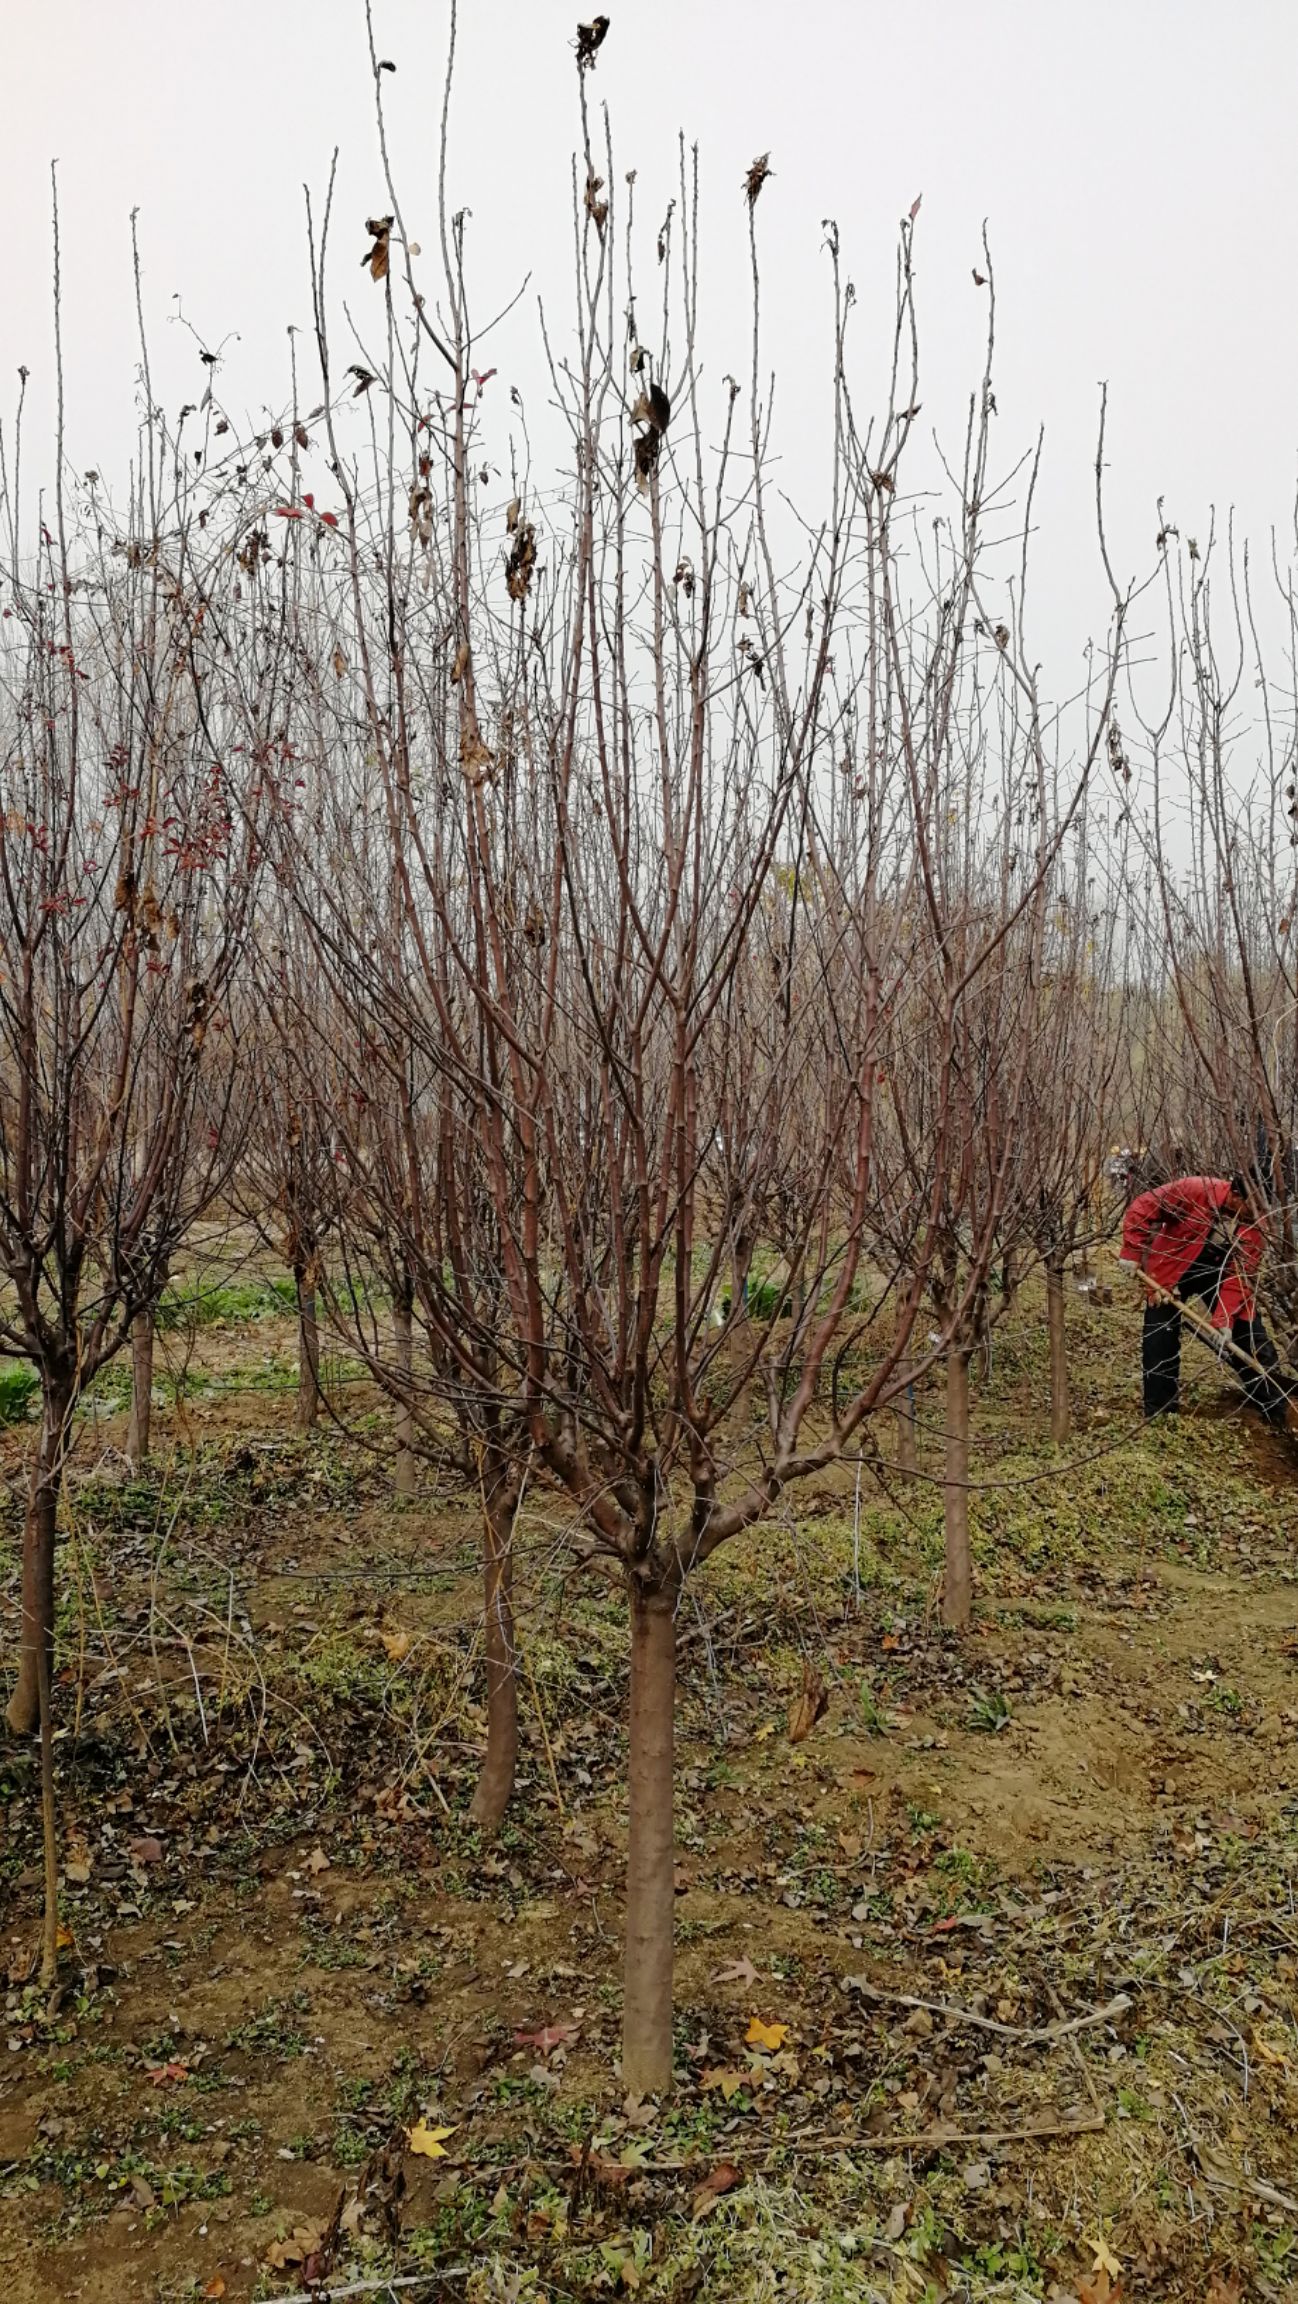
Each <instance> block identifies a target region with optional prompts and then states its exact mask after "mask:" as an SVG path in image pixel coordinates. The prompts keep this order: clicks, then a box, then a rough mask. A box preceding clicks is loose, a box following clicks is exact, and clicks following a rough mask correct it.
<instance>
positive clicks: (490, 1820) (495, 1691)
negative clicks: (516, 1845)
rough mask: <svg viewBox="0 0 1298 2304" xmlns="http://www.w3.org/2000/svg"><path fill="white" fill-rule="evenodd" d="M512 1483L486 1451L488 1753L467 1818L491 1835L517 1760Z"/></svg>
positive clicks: (508, 1793) (505, 1467)
mask: <svg viewBox="0 0 1298 2304" xmlns="http://www.w3.org/2000/svg"><path fill="white" fill-rule="evenodd" d="M518 1498H519V1490H518V1483H517V1480H516V1479H515V1478H514V1477H513V1476H512V1474H511V1472H510V1469H509V1466H508V1465H507V1463H506V1462H505V1461H504V1460H503V1459H502V1458H498V1457H496V1456H494V1455H493V1454H492V1453H491V1452H488V1454H487V1456H486V1458H485V1459H484V1462H483V1467H482V1542H483V1571H484V1584H485V1614H484V1618H483V1625H484V1647H485V1650H486V1661H487V1750H486V1754H485V1756H484V1758H483V1763H482V1773H481V1775H480V1776H479V1778H478V1783H477V1789H476V1790H475V1792H474V1795H473V1799H472V1801H471V1803H470V1806H469V1814H470V1816H471V1817H472V1819H473V1822H474V1823H475V1824H479V1825H481V1827H482V1829H483V1831H484V1832H494V1831H495V1830H496V1828H497V1826H498V1825H499V1823H500V1821H501V1818H502V1817H503V1816H504V1813H505V1810H506V1809H507V1807H508V1806H509V1803H510V1800H511V1798H512V1797H513V1791H514V1771H515V1768H516V1766H517V1762H518V1655H517V1650H516V1647H515V1637H514V1594H513V1586H514V1517H515V1514H516V1512H517V1510H518Z"/></svg>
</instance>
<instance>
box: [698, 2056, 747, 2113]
mask: <svg viewBox="0 0 1298 2304" xmlns="http://www.w3.org/2000/svg"><path fill="white" fill-rule="evenodd" d="M699 2086H700V2088H719V2089H720V2090H721V2093H722V2095H723V2096H724V2098H725V2100H726V2102H727V2104H728V2103H729V2102H730V2099H731V2097H732V2096H737V2095H738V2094H739V2091H740V2089H741V2088H746V2087H747V2086H748V2074H747V2073H746V2072H737V2071H736V2070H735V2067H734V2065H733V2064H709V2066H708V2068H707V2071H706V2072H705V2073H704V2075H703V2077H702V2079H701V2080H700V2082H699Z"/></svg>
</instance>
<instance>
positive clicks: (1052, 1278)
mask: <svg viewBox="0 0 1298 2304" xmlns="http://www.w3.org/2000/svg"><path fill="white" fill-rule="evenodd" d="M1046 1324H1047V1327H1048V1329H1049V1332H1050V1437H1051V1439H1052V1440H1053V1441H1054V1442H1055V1444H1056V1446H1058V1447H1062V1446H1063V1444H1064V1442H1065V1440H1066V1439H1067V1438H1068V1435H1069V1433H1070V1432H1071V1430H1072V1424H1073V1419H1072V1407H1071V1403H1070V1401H1069V1398H1068V1331H1067V1328H1066V1325H1065V1321H1064V1268H1063V1265H1062V1264H1047V1266H1046Z"/></svg>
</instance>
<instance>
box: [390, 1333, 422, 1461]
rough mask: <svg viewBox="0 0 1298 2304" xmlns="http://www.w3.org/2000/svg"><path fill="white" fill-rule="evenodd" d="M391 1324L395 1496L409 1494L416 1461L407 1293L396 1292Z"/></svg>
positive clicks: (411, 1343) (412, 1341)
mask: <svg viewBox="0 0 1298 2304" xmlns="http://www.w3.org/2000/svg"><path fill="white" fill-rule="evenodd" d="M392 1325H393V1329H394V1330H395V1333H396V1361H397V1374H398V1377H399V1379H400V1382H401V1388H402V1396H401V1397H399V1398H398V1400H397V1408H396V1415H395V1417H394V1418H393V1430H394V1434H395V1438H396V1443H397V1469H396V1488H397V1494H398V1496H413V1495H414V1493H415V1490H416V1488H417V1486H418V1462H417V1459H416V1456H415V1420H414V1417H413V1415H412V1414H411V1411H410V1407H409V1405H408V1402H409V1390H410V1381H411V1376H412V1373H413V1370H414V1364H415V1345H414V1328H413V1323H412V1318H411V1303H410V1298H409V1297H408V1296H401V1295H398V1297H397V1299H396V1302H395V1304H394V1305H393V1307H392Z"/></svg>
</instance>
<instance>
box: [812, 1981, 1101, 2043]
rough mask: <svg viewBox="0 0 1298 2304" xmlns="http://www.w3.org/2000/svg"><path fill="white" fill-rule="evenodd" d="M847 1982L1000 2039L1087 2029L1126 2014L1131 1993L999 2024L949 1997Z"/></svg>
mask: <svg viewBox="0 0 1298 2304" xmlns="http://www.w3.org/2000/svg"><path fill="white" fill-rule="evenodd" d="M847 1982H848V1984H849V1985H850V1986H851V1987H852V1990H853V1991H855V1992H859V1993H861V1994H862V1996H863V1997H864V1998H865V1999H867V2000H884V2001H887V2002H888V2004H889V2005H890V2006H891V2007H894V2008H924V2009H926V2010H927V2011H928V2014H929V2015H930V2016H945V2017H946V2019H947V2021H948V2022H949V2023H952V2024H975V2025H977V2027H978V2030H979V2031H980V2032H994V2033H995V2034H996V2036H997V2038H998V2039H1001V2040H1027V2041H1044V2040H1065V2039H1067V2038H1068V2036H1069V2034H1070V2033H1073V2032H1085V2031H1088V2030H1089V2029H1090V2027H1091V2025H1093V2024H1111V2023H1112V2022H1113V2020H1114V2018H1115V2017H1117V2016H1125V2015H1126V2013H1127V2010H1128V2009H1129V2008H1130V2006H1131V1998H1130V1995H1129V1994H1128V1993H1126V1992H1119V1993H1118V1995H1117V1997H1116V1998H1115V1999H1113V2000H1110V2001H1109V2002H1108V2003H1107V2005H1106V2006H1105V2007H1103V2008H1095V2009H1092V2010H1091V2011H1090V2012H1089V2013H1088V2014H1087V2015H1085V2016H1070V2017H1068V2018H1067V2020H1066V2021H1063V2022H1060V2023H1057V2024H1035V2025H1019V2024H998V2023H996V2022H995V2021H994V2019H993V2018H992V2017H990V2016H978V2015H976V2014H975V2013H974V2011H973V2009H972V2008H957V2007H955V2006H954V2004H953V2003H952V2002H951V2001H948V2000H916V1999H914V1998H913V1997H912V1995H911V1994H910V1993H909V1992H885V1991H883V1990H881V1988H880V1986H879V1985H877V1984H871V1983H868V1982H867V1980H866V1978H865V1977H864V1976H849V1977H848V1978H847Z"/></svg>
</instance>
